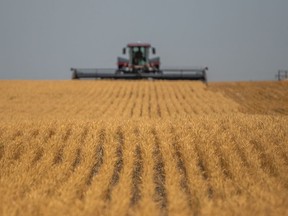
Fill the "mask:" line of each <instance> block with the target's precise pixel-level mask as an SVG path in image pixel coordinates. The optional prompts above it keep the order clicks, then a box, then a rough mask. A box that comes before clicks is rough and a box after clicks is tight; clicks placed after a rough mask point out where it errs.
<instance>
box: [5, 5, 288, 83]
mask: <svg viewBox="0 0 288 216" xmlns="http://www.w3.org/2000/svg"><path fill="white" fill-rule="evenodd" d="M287 11H288V1H287V0H274V1H271V0H217V1H215V0H178V1H176V0H161V1H160V0H145V1H143V0H142V1H139V0H121V1H119V0H81V1H79V0H49V1H48V0H45V1H44V0H25V1H23V0H0V31H1V34H0V79H70V77H71V72H70V71H69V69H70V67H88V68H91V67H109V68H114V67H116V57H117V56H118V55H121V50H122V47H124V46H125V45H126V44H127V43H128V42H135V41H143V42H150V43H151V44H152V45H153V46H155V47H156V48H157V51H158V55H159V56H160V57H161V61H162V66H163V67H164V66H185V67H187V66H208V67H209V71H208V80H209V81H226V80H273V79H275V78H274V75H275V74H276V72H277V70H278V69H288V12H287Z"/></svg>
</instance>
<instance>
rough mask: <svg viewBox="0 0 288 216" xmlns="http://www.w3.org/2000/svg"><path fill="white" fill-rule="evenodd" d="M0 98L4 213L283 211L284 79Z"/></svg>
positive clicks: (14, 89)
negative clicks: (282, 80) (279, 80)
mask: <svg viewBox="0 0 288 216" xmlns="http://www.w3.org/2000/svg"><path fill="white" fill-rule="evenodd" d="M0 91H1V94H0V119H1V121H0V194H1V195H0V215H53V216H55V215H85V216H86V215H277V216H278V215H288V207H287V206H288V82H226V83H224V82H223V83H209V84H208V85H206V84H204V83H201V82H191V81H107V80H106V81H105V80H103V81H102V80H97V81H94V80H93V81H92V80H91V81H86V80H84V81H0Z"/></svg>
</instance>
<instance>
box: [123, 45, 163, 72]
mask: <svg viewBox="0 0 288 216" xmlns="http://www.w3.org/2000/svg"><path fill="white" fill-rule="evenodd" d="M126 50H127V51H128V56H129V59H126V58H122V57H118V69H119V70H121V71H123V72H130V71H131V72H133V71H135V70H137V71H139V70H141V71H142V72H145V71H151V70H153V71H154V70H155V69H156V67H154V65H156V64H155V63H157V65H156V66H158V69H159V64H160V58H159V57H158V58H157V62H156V61H155V58H154V59H149V54H150V50H151V51H152V54H155V53H156V50H155V48H154V47H151V45H150V44H148V43H140V42H139V43H130V44H128V45H127V47H124V48H123V55H125V54H126ZM151 63H152V64H151Z"/></svg>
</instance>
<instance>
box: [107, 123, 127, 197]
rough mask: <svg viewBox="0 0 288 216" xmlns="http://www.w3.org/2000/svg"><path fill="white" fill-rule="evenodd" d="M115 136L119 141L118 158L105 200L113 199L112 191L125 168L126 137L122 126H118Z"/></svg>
mask: <svg viewBox="0 0 288 216" xmlns="http://www.w3.org/2000/svg"><path fill="white" fill-rule="evenodd" d="M115 138H116V140H117V142H118V146H117V149H116V157H117V160H116V162H115V164H114V170H113V174H112V177H111V181H110V182H109V185H108V188H107V190H106V191H105V193H104V199H105V201H108V202H110V201H111V194H112V191H113V189H114V187H115V186H116V185H117V184H118V183H119V179H120V173H121V171H122V170H123V147H124V144H125V137H124V134H123V132H122V129H121V128H120V127H119V128H118V130H117V132H116V136H115Z"/></svg>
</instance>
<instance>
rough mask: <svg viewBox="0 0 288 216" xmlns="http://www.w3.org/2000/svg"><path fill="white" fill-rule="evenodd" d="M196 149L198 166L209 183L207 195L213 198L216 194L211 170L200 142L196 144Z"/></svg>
mask: <svg viewBox="0 0 288 216" xmlns="http://www.w3.org/2000/svg"><path fill="white" fill-rule="evenodd" d="M195 150H196V155H197V159H198V163H197V167H198V169H199V172H200V174H201V176H202V179H203V180H204V181H205V182H206V185H207V192H206V193H207V197H208V198H209V199H212V198H213V194H214V189H213V187H212V185H211V183H210V181H209V178H210V177H209V172H208V169H207V168H206V164H205V160H204V158H205V156H204V155H203V152H202V151H201V150H200V148H199V146H198V144H195Z"/></svg>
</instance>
